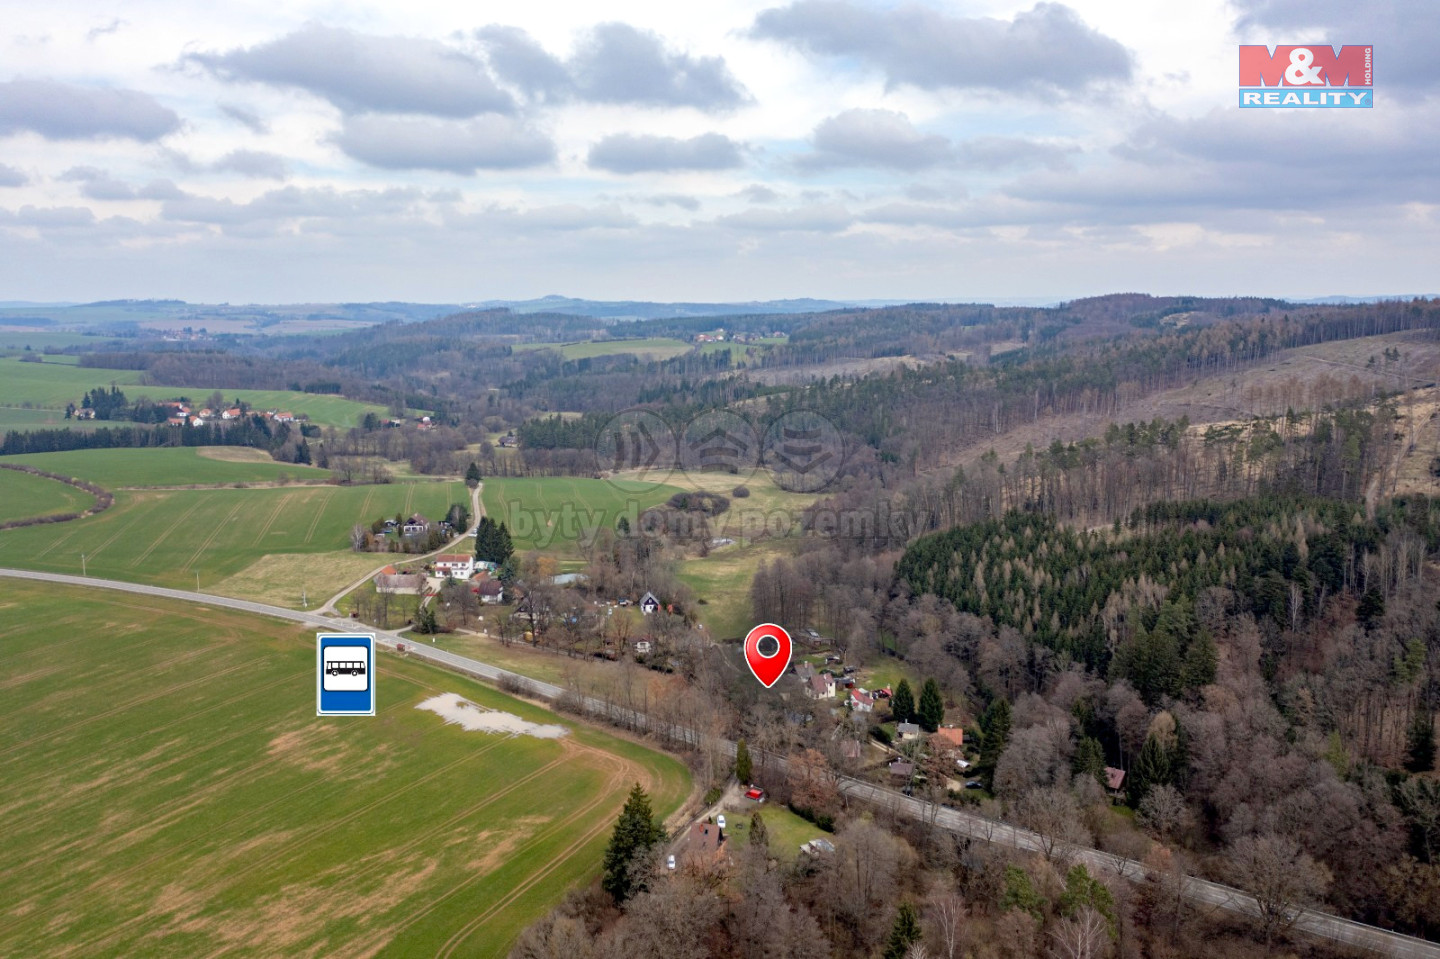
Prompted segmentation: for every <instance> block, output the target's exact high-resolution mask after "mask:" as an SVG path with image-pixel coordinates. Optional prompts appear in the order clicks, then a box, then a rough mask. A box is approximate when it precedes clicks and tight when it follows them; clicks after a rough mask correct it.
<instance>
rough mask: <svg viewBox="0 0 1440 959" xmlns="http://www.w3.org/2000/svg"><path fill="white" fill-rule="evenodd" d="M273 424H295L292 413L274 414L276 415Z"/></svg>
mask: <svg viewBox="0 0 1440 959" xmlns="http://www.w3.org/2000/svg"><path fill="white" fill-rule="evenodd" d="M275 422H277V423H293V422H295V414H294V413H285V412H280V413H276V414H275Z"/></svg>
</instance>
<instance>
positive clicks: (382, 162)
mask: <svg viewBox="0 0 1440 959" xmlns="http://www.w3.org/2000/svg"><path fill="white" fill-rule="evenodd" d="M334 142H335V144H336V145H337V146H339V147H340V149H341V150H343V151H345V153H346V154H348V155H349V156H351V157H353V158H354V159H356V160H359V161H361V162H362V163H368V164H370V165H371V166H375V167H380V168H382V169H386V170H442V171H445V172H449V173H460V174H467V175H468V174H473V173H475V172H476V171H477V170H482V169H483V170H512V169H520V168H523V167H533V166H541V165H543V164H546V163H549V162H550V161H551V160H553V159H554V158H555V144H554V143H552V142H551V141H550V138H549V137H547V136H545V134H543V133H540V132H539V131H537V130H534V129H531V128H530V127H527V126H525V125H524V124H522V123H520V122H519V121H517V120H515V119H512V118H510V117H501V116H495V115H493V114H491V115H489V116H483V117H478V118H476V119H474V120H468V121H465V122H463V123H457V122H454V121H445V120H431V119H402V118H394V117H375V116H365V117H349V118H347V119H346V121H345V124H344V126H343V127H342V129H341V130H340V132H339V133H338V134H336V136H335V137H334Z"/></svg>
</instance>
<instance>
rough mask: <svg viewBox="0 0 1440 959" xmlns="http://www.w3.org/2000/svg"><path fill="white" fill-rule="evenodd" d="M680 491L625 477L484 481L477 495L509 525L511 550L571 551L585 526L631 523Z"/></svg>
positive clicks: (489, 513)
mask: <svg viewBox="0 0 1440 959" xmlns="http://www.w3.org/2000/svg"><path fill="white" fill-rule="evenodd" d="M678 492H680V488H679V487H677V486H658V487H652V486H651V485H650V484H648V483H636V482H633V481H629V480H613V481H612V480H595V479H575V478H571V477H565V476H546V477H539V478H536V479H503V478H502V479H487V480H486V481H485V485H484V487H483V488H482V490H481V493H480V501H481V503H483V504H484V506H485V513H486V515H487V516H490V517H491V518H492V519H494V520H496V521H497V522H499V521H503V522H505V523H506V525H507V526H508V527H509V529H510V537H511V539H512V540H513V541H514V544H515V548H516V549H517V550H530V549H543V550H552V551H555V552H557V553H562V554H563V553H567V552H573V551H574V549H575V544H576V542H577V541H578V540H579V539H580V538H581V537H582V536H583V535H584V534H585V531H586V530H595V529H598V528H605V529H614V528H615V523H616V521H617V520H618V519H619V518H620V517H622V516H626V517H628V518H629V520H630V523H631V526H632V527H633V526H634V525H635V522H636V517H638V516H639V514H640V513H642V512H644V511H645V510H647V509H649V508H650V507H652V506H656V505H658V504H660V503H663V502H665V501H666V500H667V499H669V498H670V497H671V496H672V495H673V494H675V493H678Z"/></svg>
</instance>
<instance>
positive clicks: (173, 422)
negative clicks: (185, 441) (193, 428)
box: [165, 415, 185, 426]
mask: <svg viewBox="0 0 1440 959" xmlns="http://www.w3.org/2000/svg"><path fill="white" fill-rule="evenodd" d="M165 422H166V423H167V424H168V425H170V426H184V425H185V417H184V416H180V415H177V416H171V417H169V418H168V419H166V420H165Z"/></svg>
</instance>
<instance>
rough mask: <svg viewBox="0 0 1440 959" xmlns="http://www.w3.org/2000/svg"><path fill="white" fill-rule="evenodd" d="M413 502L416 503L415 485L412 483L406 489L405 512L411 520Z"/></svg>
mask: <svg viewBox="0 0 1440 959" xmlns="http://www.w3.org/2000/svg"><path fill="white" fill-rule="evenodd" d="M413 502H415V484H414V483H411V484H410V485H409V486H407V487H406V488H405V509H404V510H403V512H404V513H405V518H406V519H409V518H410V516H411V513H410V504H411V503H413Z"/></svg>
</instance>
